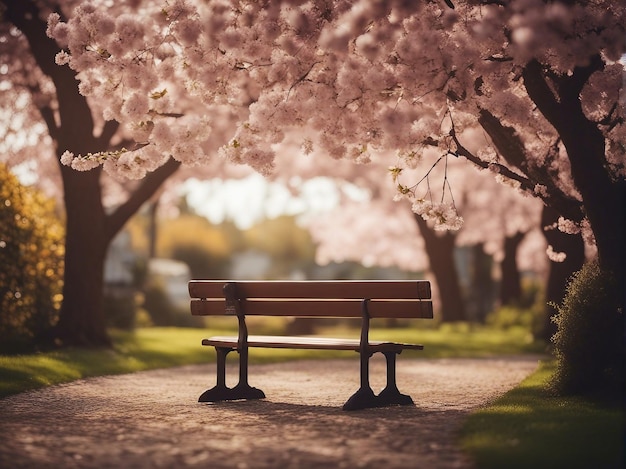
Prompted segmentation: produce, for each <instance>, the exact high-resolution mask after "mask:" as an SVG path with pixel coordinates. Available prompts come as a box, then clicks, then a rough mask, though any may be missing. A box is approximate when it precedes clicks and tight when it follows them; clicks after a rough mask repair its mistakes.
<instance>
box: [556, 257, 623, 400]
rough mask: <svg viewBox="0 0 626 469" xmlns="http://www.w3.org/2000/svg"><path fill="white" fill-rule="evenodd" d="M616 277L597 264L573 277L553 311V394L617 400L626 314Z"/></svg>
mask: <svg viewBox="0 0 626 469" xmlns="http://www.w3.org/2000/svg"><path fill="white" fill-rule="evenodd" d="M620 294H621V295H623V291H622V292H621V293H620V288H619V287H618V284H617V282H616V281H615V278H614V277H613V276H612V275H609V274H608V273H607V272H605V271H603V270H601V269H600V267H599V265H598V263H597V261H592V262H589V263H588V264H586V265H585V266H584V267H583V268H582V269H581V270H580V271H579V272H577V273H576V274H575V275H573V276H572V278H571V280H570V283H569V285H568V286H567V293H566V296H565V298H564V299H563V303H562V304H561V305H560V306H557V307H556V308H557V311H558V313H557V315H556V317H555V322H556V324H557V327H558V330H557V333H556V334H555V335H554V336H553V338H552V340H553V342H554V349H555V353H556V357H557V360H558V361H557V363H558V365H557V370H556V373H555V374H554V379H553V380H552V382H551V388H552V389H553V390H554V391H556V392H557V393H565V394H568V393H573V394H590V393H591V394H593V393H600V394H603V395H606V394H607V393H608V394H609V395H613V396H620V395H621V392H623V386H624V368H623V367H624V313H623V310H622V309H621V308H620Z"/></svg>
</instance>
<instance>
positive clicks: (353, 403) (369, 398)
mask: <svg viewBox="0 0 626 469" xmlns="http://www.w3.org/2000/svg"><path fill="white" fill-rule="evenodd" d="M360 355H361V387H360V388H359V389H358V391H357V392H355V393H354V394H353V395H352V396H350V399H348V400H347V401H346V403H345V404H344V405H343V410H359V409H368V408H370V407H378V406H379V404H378V399H377V398H376V395H375V394H374V391H372V388H371V386H370V371H369V361H370V357H371V356H372V354H371V353H362V352H361V353H360Z"/></svg>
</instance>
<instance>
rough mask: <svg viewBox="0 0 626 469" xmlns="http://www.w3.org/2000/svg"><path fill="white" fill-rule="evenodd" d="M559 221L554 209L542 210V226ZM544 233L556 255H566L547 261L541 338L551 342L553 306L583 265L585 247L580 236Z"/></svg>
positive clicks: (555, 230)
mask: <svg viewBox="0 0 626 469" xmlns="http://www.w3.org/2000/svg"><path fill="white" fill-rule="evenodd" d="M558 219H559V214H558V213H557V212H556V211H555V210H554V209H551V208H550V207H547V206H545V207H544V208H543V212H542V214H541V224H542V226H544V227H545V226H551V225H553V224H554V223H555V222H556V221H557V220H558ZM543 234H544V236H545V238H546V241H547V242H548V244H549V245H550V246H552V247H553V248H554V250H555V251H556V252H563V253H565V254H566V257H565V260H564V261H563V262H554V261H550V267H549V268H550V270H549V273H548V281H547V283H546V293H545V296H546V298H545V300H546V306H545V307H546V314H545V321H544V328H543V331H541V333H540V336H541V338H543V339H545V340H550V338H551V337H552V336H553V335H554V333H555V332H556V324H554V322H552V317H553V316H554V315H555V314H556V312H557V311H556V309H555V308H554V306H552V304H561V302H562V301H563V297H564V296H565V289H566V287H567V284H568V282H569V279H570V277H571V276H572V274H573V273H574V272H577V271H579V270H580V269H581V268H582V266H583V264H584V262H585V244H584V242H583V239H582V236H581V235H580V234H567V233H563V232H562V231H559V230H557V229H547V230H546V229H544V230H543Z"/></svg>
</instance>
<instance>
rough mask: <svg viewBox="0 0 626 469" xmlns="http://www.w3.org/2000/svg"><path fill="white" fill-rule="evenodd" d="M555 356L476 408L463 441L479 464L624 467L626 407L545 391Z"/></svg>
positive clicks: (484, 467) (488, 467)
mask: <svg viewBox="0 0 626 469" xmlns="http://www.w3.org/2000/svg"><path fill="white" fill-rule="evenodd" d="M554 369H555V363H554V362H553V361H550V362H546V363H543V364H542V366H541V367H540V368H539V370H538V371H536V372H535V373H534V374H532V375H531V376H529V377H528V378H527V379H526V380H524V381H523V382H522V383H521V384H520V385H519V386H517V387H516V388H515V389H513V390H512V391H510V392H508V393H507V394H505V395H504V396H502V397H501V398H500V399H498V400H497V401H496V402H494V403H493V404H492V405H490V406H488V407H486V408H484V409H481V410H479V411H478V412H475V413H474V414H472V415H471V416H470V418H469V419H468V420H467V422H466V423H465V426H464V427H463V430H462V439H461V441H462V445H463V448H464V449H465V450H466V451H468V452H469V453H470V454H471V455H473V457H474V458H475V461H476V463H477V467H479V468H480V469H492V468H493V469H500V468H507V469H517V468H519V469H522V468H524V469H527V468H533V469H543V468H546V469H548V468H549V469H561V468H563V469H609V468H610V469H613V468H614V469H618V468H623V467H624V443H625V441H624V413H623V409H622V408H621V406H617V405H616V406H608V405H606V406H604V405H599V404H597V403H594V402H591V401H589V400H586V399H582V398H573V397H567V398H563V397H555V396H550V395H549V394H548V393H547V392H546V391H545V384H546V382H547V381H548V379H549V378H550V376H551V375H552V373H553V372H554Z"/></svg>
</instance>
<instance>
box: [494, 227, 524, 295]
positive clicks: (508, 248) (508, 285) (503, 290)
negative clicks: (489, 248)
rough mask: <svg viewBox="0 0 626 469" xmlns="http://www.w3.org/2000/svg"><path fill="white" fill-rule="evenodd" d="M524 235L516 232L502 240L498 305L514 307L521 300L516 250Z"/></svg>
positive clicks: (520, 280) (520, 283)
mask: <svg viewBox="0 0 626 469" xmlns="http://www.w3.org/2000/svg"><path fill="white" fill-rule="evenodd" d="M525 236H526V233H521V232H519V231H518V232H517V233H515V234H514V235H513V236H507V237H505V238H504V258H503V259H502V262H501V263H500V276H501V278H500V294H499V297H500V304H501V305H502V306H509V305H515V304H518V303H519V302H520V300H521V299H522V279H521V276H520V272H519V269H518V268H517V249H518V248H519V245H520V244H521V242H522V241H523V240H524V237H525Z"/></svg>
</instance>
